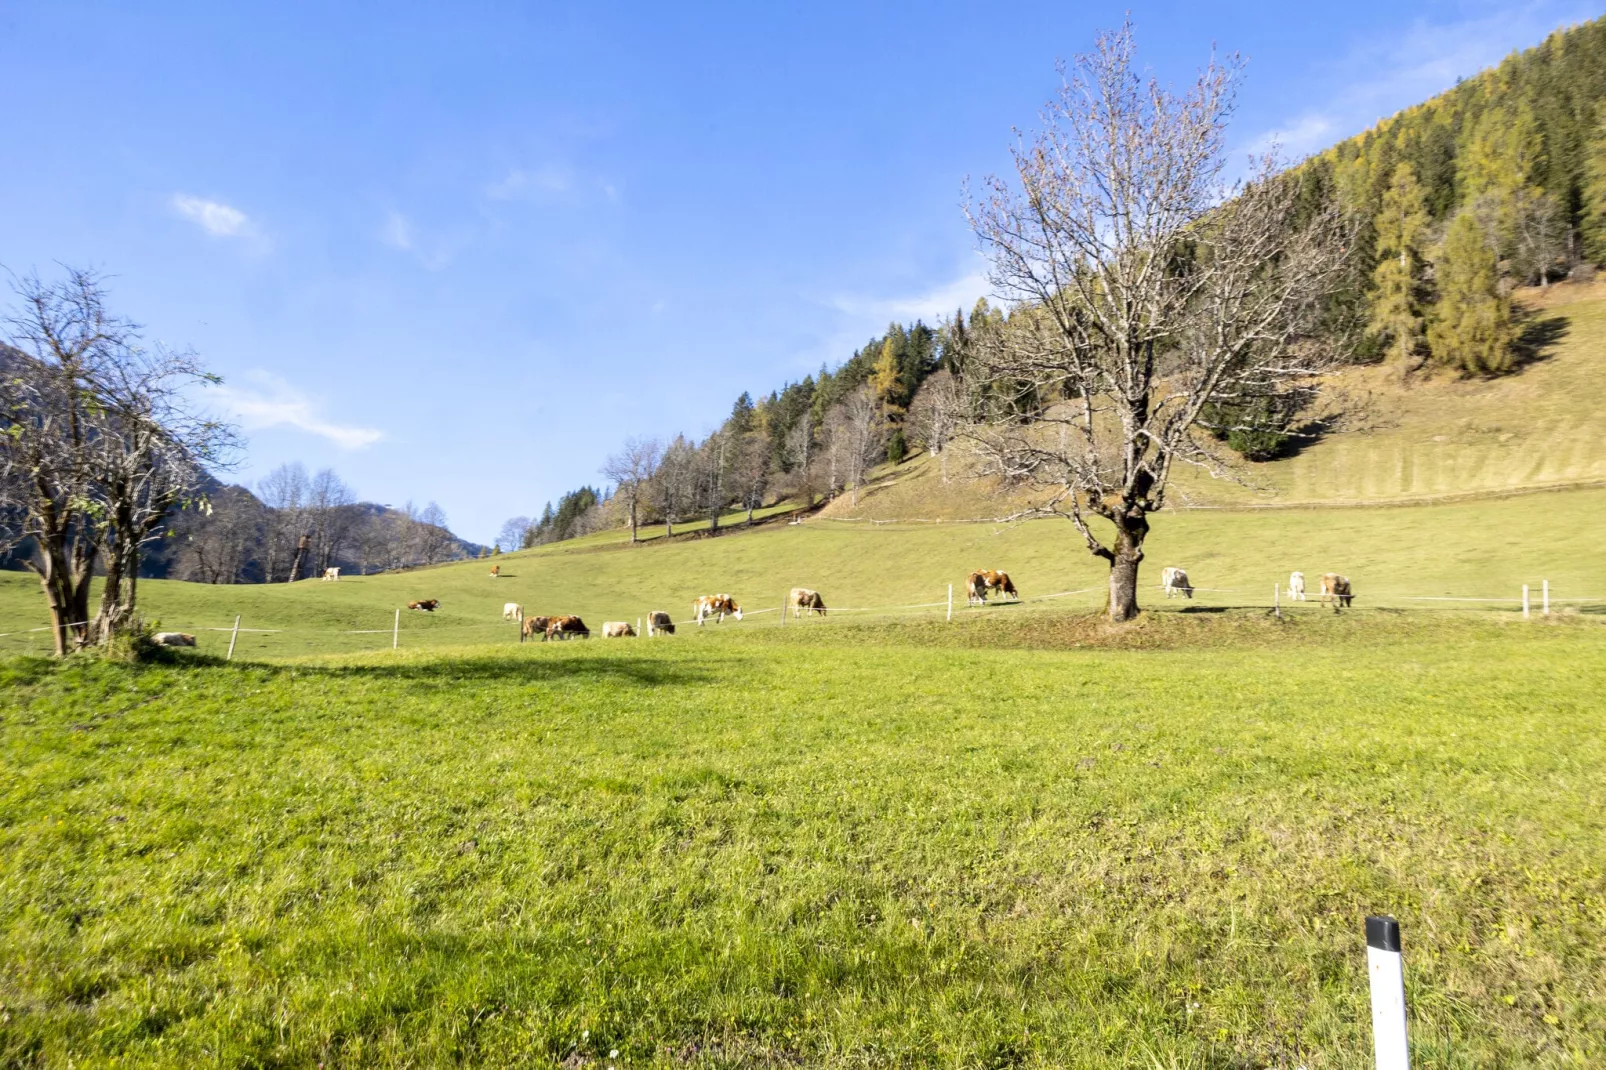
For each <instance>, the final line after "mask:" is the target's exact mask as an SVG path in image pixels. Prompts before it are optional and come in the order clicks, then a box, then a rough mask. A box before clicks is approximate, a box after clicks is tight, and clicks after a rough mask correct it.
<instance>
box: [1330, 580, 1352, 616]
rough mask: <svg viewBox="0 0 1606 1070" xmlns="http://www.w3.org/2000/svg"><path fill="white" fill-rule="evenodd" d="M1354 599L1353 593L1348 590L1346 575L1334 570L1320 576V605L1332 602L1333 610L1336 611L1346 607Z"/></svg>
mask: <svg viewBox="0 0 1606 1070" xmlns="http://www.w3.org/2000/svg"><path fill="white" fill-rule="evenodd" d="M1354 600H1355V595H1354V593H1353V592H1352V591H1351V590H1350V585H1349V577H1348V576H1340V575H1339V574H1338V573H1336V572H1329V573H1327V574H1325V575H1324V576H1322V605H1324V606H1325V605H1327V604H1328V602H1332V604H1333V612H1334V613H1337V612H1338V611H1339V610H1340V609H1348V608H1349V604H1350V603H1351V602H1353V601H1354Z"/></svg>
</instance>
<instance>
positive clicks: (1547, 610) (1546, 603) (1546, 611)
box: [1544, 580, 1550, 617]
mask: <svg viewBox="0 0 1606 1070" xmlns="http://www.w3.org/2000/svg"><path fill="white" fill-rule="evenodd" d="M1544 583H1545V586H1544V592H1545V593H1544V614H1545V616H1547V617H1548V616H1550V581H1549V580H1545V581H1544Z"/></svg>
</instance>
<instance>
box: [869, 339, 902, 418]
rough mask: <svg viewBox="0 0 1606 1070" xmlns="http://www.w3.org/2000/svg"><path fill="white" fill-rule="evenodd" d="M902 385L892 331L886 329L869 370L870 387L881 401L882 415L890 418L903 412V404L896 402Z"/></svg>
mask: <svg viewBox="0 0 1606 1070" xmlns="http://www.w3.org/2000/svg"><path fill="white" fill-rule="evenodd" d="M902 387H903V384H902V382H901V381H900V379H899V376H898V348H897V346H896V345H895V344H894V343H893V340H892V332H890V331H888V332H887V340H886V341H884V342H882V343H881V355H880V356H879V357H877V358H876V362H875V367H874V368H873V369H872V370H871V372H870V388H871V389H872V390H874V391H875V396H876V400H877V401H879V402H880V403H881V413H882V415H883V416H884V417H887V418H892V417H895V416H897V415H898V414H899V413H901V412H903V406H902V405H900V404H898V401H899V398H900V397H901V394H902Z"/></svg>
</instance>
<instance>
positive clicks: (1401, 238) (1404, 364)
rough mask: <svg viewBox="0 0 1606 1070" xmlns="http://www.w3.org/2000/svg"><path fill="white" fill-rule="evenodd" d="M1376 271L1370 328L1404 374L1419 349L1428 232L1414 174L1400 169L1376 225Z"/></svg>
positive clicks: (1407, 168)
mask: <svg viewBox="0 0 1606 1070" xmlns="http://www.w3.org/2000/svg"><path fill="white" fill-rule="evenodd" d="M1374 228H1375V229H1376V231H1377V245H1376V248H1377V256H1378V261H1377V267H1376V268H1375V269H1373V271H1372V284H1373V286H1374V287H1375V289H1374V292H1373V295H1372V314H1371V318H1370V322H1369V324H1368V326H1369V327H1370V328H1371V330H1372V332H1373V333H1374V334H1377V335H1379V336H1380V338H1381V340H1382V341H1383V343H1384V344H1385V346H1386V350H1385V351H1386V352H1387V354H1388V357H1389V359H1390V360H1391V361H1393V362H1394V363H1395V364H1397V365H1399V367H1400V369H1401V371H1402V372H1406V371H1411V370H1412V369H1413V368H1415V366H1416V351H1417V348H1418V347H1419V346H1420V345H1421V343H1422V337H1423V316H1422V301H1421V294H1420V292H1419V290H1420V287H1419V285H1418V282H1417V280H1418V279H1419V278H1420V277H1421V275H1420V267H1421V241H1422V236H1423V234H1424V233H1425V232H1426V231H1427V228H1428V211H1427V206H1426V205H1425V204H1424V203H1423V198H1422V187H1421V185H1420V184H1419V183H1418V182H1417V180H1416V169H1415V168H1413V167H1412V166H1411V165H1410V164H1408V163H1402V164H1400V165H1399V166H1398V167H1396V168H1395V169H1394V175H1393V178H1392V179H1391V180H1390V182H1389V185H1388V189H1386V190H1385V191H1384V193H1383V206H1382V209H1381V210H1380V211H1379V212H1378V214H1377V220H1376V222H1375V224H1374Z"/></svg>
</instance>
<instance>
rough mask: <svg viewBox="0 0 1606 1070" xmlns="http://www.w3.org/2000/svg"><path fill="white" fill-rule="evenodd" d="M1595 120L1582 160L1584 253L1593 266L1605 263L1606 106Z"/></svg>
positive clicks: (1581, 212) (1599, 109)
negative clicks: (1587, 148)
mask: <svg viewBox="0 0 1606 1070" xmlns="http://www.w3.org/2000/svg"><path fill="white" fill-rule="evenodd" d="M1596 111H1597V113H1598V118H1597V119H1596V122H1595V126H1594V128H1593V129H1592V130H1591V131H1590V138H1589V150H1588V155H1587V156H1586V158H1585V161H1584V188H1583V191H1582V199H1583V204H1582V205H1581V211H1580V213H1579V214H1580V215H1581V216H1582V217H1583V220H1582V230H1583V235H1584V253H1585V255H1586V256H1588V257H1589V258H1590V259H1591V260H1593V261H1595V262H1596V263H1600V262H1602V261H1606V106H1603V107H1600V108H1597V109H1596Z"/></svg>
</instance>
